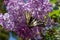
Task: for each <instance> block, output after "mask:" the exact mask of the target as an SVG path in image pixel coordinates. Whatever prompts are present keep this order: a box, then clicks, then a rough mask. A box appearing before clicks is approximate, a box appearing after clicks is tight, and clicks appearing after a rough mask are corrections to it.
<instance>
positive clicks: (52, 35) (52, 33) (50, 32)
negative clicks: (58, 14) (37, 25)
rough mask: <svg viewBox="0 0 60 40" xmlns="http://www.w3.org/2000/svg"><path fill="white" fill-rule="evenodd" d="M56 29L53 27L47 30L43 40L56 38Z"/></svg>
mask: <svg viewBox="0 0 60 40" xmlns="http://www.w3.org/2000/svg"><path fill="white" fill-rule="evenodd" d="M55 35H56V29H55V28H52V29H49V30H47V31H46V34H45V35H44V38H43V40H56V37H55Z"/></svg>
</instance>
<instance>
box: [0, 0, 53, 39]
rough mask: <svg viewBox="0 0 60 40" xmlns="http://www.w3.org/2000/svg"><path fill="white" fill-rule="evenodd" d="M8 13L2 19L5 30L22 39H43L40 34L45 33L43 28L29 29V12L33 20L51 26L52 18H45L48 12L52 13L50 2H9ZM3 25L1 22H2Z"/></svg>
mask: <svg viewBox="0 0 60 40" xmlns="http://www.w3.org/2000/svg"><path fill="white" fill-rule="evenodd" d="M6 10H7V13H5V14H4V15H3V17H2V16H1V17H2V19H3V23H2V24H3V28H5V29H7V30H10V31H14V32H15V33H16V34H17V35H18V36H20V37H22V38H34V37H36V38H38V39H39V38H41V34H40V32H42V31H43V28H44V27H42V26H33V28H29V25H27V24H26V19H25V15H24V14H25V12H26V11H28V12H29V13H30V14H31V16H32V17H33V18H35V19H36V20H41V21H44V22H45V23H46V25H45V26H48V25H50V24H51V23H50V22H49V21H50V18H49V17H46V18H44V17H45V16H46V15H47V13H48V12H51V10H52V6H51V5H50V3H49V1H48V0H28V1H27V2H24V0H9V2H8V4H7V6H6ZM2 19H0V20H2ZM0 23H1V22H0ZM39 35H40V36H39Z"/></svg>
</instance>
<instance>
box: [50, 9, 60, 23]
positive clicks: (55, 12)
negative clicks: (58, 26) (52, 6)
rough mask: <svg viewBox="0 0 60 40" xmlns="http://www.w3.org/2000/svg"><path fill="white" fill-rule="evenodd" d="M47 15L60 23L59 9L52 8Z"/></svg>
mask: <svg viewBox="0 0 60 40" xmlns="http://www.w3.org/2000/svg"><path fill="white" fill-rule="evenodd" d="M49 17H51V18H52V19H55V20H56V21H57V22H58V23H60V10H53V11H52V12H50V13H49Z"/></svg>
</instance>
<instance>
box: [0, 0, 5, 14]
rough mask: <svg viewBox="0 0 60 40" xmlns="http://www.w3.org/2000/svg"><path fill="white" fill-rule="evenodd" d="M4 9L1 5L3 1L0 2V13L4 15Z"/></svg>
mask: <svg viewBox="0 0 60 40" xmlns="http://www.w3.org/2000/svg"><path fill="white" fill-rule="evenodd" d="M5 12H6V7H5V6H4V4H3V0H0V13H5Z"/></svg>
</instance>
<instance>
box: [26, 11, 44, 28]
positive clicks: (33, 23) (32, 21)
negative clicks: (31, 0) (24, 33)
mask: <svg viewBox="0 0 60 40" xmlns="http://www.w3.org/2000/svg"><path fill="white" fill-rule="evenodd" d="M25 19H26V20H25V21H26V24H27V25H28V26H29V27H34V26H43V25H44V22H41V21H39V20H37V19H36V18H34V17H32V16H31V14H30V13H29V12H28V11H25Z"/></svg>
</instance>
